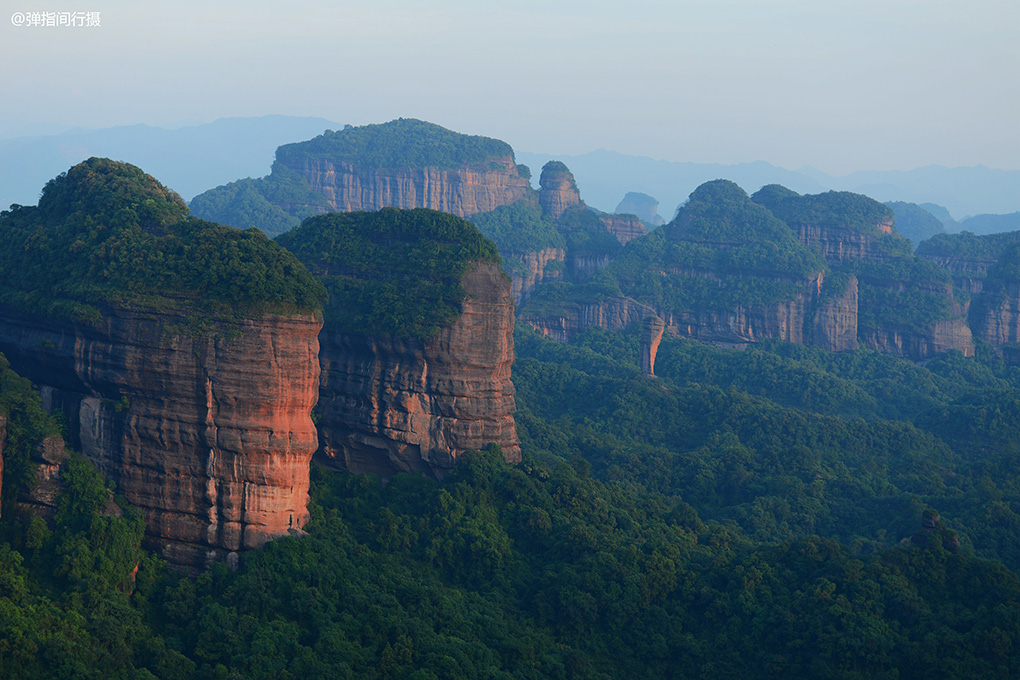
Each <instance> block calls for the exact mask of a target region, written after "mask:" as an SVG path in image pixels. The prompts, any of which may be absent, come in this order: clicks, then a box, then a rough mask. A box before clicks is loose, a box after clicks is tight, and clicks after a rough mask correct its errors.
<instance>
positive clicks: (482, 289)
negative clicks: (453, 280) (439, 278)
mask: <svg viewBox="0 0 1020 680" xmlns="http://www.w3.org/2000/svg"><path fill="white" fill-rule="evenodd" d="M461 284H462V286H463V288H464V290H465V291H466V293H467V297H466V299H465V300H464V301H463V303H462V306H461V311H460V316H459V317H458V318H457V320H456V321H455V322H454V323H453V324H452V325H450V326H447V327H444V328H442V329H440V331H439V333H438V335H437V336H436V337H434V338H430V339H428V340H419V339H415V338H398V337H394V336H390V335H382V336H380V335H366V334H358V333H349V332H342V331H337V330H330V329H329V328H328V327H327V329H326V330H324V331H323V335H322V337H321V352H320V360H321V362H322V391H321V397H320V400H319V407H318V409H317V410H318V412H319V413H320V416H319V421H318V424H319V437H320V441H321V447H320V450H319V453H320V457H321V458H322V460H323V461H324V462H326V463H327V464H330V465H332V466H335V467H338V468H341V469H346V470H350V471H352V472H354V473H358V474H361V473H366V472H371V473H376V474H380V475H382V476H384V477H389V476H391V475H393V474H394V473H396V472H417V473H423V474H426V475H429V476H432V477H442V476H443V475H445V474H446V473H447V472H448V471H449V470H450V469H451V468H452V467H453V465H454V464H455V463H456V461H457V458H458V457H460V456H461V455H462V454H463V453H464V452H465V451H467V450H469V449H480V448H483V447H485V446H486V445H488V444H490V443H494V444H498V445H499V446H500V447H501V448H502V449H503V455H504V456H505V457H506V459H507V460H508V461H511V462H517V461H519V460H520V458H521V449H520V443H519V442H518V439H517V430H516V426H515V423H514V417H513V416H514V412H515V410H516V407H515V403H514V386H513V383H511V382H510V367H511V365H512V364H513V360H514V347H513V326H514V302H513V298H512V297H511V292H510V282H509V281H508V280H507V278H506V276H505V275H504V274H503V273H502V271H500V269H499V268H498V267H496V266H495V265H491V264H479V265H477V266H475V267H474V268H473V269H471V271H469V272H468V273H467V274H466V275H465V276H464V278H463V279H462V281H461Z"/></svg>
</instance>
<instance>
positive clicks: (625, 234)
mask: <svg viewBox="0 0 1020 680" xmlns="http://www.w3.org/2000/svg"><path fill="white" fill-rule="evenodd" d="M599 219H600V220H602V223H603V224H604V225H606V229H607V230H608V231H609V233H610V234H612V235H613V236H615V237H616V240H617V241H619V242H620V244H621V245H626V244H627V242H628V241H630V240H633V239H636V238H637V237H638V236H644V235H645V234H647V233H648V230H647V229H645V225H644V223H643V222H642V221H641V220H640V219H638V218H637V217H636V216H634V215H599Z"/></svg>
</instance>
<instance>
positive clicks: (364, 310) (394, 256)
mask: <svg viewBox="0 0 1020 680" xmlns="http://www.w3.org/2000/svg"><path fill="white" fill-rule="evenodd" d="M277 240H278V241H279V243H280V244H281V245H283V246H284V247H285V248H287V249H289V250H290V251H291V252H293V253H294V254H295V255H296V256H297V257H298V259H300V260H301V262H303V263H304V264H305V265H307V266H308V268H309V269H310V270H311V271H312V272H314V273H315V275H316V276H318V277H319V279H320V280H321V281H322V282H323V284H324V285H325V287H326V289H327V290H328V291H329V304H328V305H327V308H326V314H325V321H326V324H327V325H328V326H330V327H331V328H336V329H339V330H344V331H352V332H355V333H369V334H391V335H396V336H399V337H416V338H423V339H424V338H429V337H432V336H433V335H435V334H436V333H437V332H438V331H439V329H440V328H441V327H442V326H446V325H449V324H450V323H452V322H453V321H454V320H455V319H457V317H458V316H460V303H461V301H462V300H463V299H464V295H465V292H464V289H463V287H462V286H461V279H462V278H463V277H464V275H465V274H466V273H467V272H468V269H469V268H470V267H472V266H474V265H475V264H476V263H478V262H488V263H493V264H498V263H499V262H500V259H499V254H498V253H497V251H496V247H495V246H494V245H493V244H492V242H491V241H489V240H488V239H486V238H485V237H484V236H482V234H481V232H479V231H478V229H477V228H476V227H475V226H474V225H473V224H471V223H470V222H467V221H465V220H462V219H461V218H459V217H457V216H456V215H451V214H449V213H443V212H439V211H436V210H428V209H426V208H415V209H413V210H401V209H399V208H383V209H382V210H379V211H375V212H353V213H327V214H325V215H318V216H315V217H310V218H308V219H306V220H305V221H304V222H303V223H302V224H301V226H300V227H298V228H296V229H294V230H292V231H290V232H287V233H286V234H283V235H281V236H280V237H278V239H277Z"/></svg>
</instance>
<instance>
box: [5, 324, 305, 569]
mask: <svg viewBox="0 0 1020 680" xmlns="http://www.w3.org/2000/svg"><path fill="white" fill-rule="evenodd" d="M186 323H187V322H186V320H185V319H184V318H182V317H181V316H179V315H175V314H171V313H158V312H142V311H133V310H126V309H122V308H107V309H106V310H104V314H103V318H102V321H101V322H99V323H98V324H97V325H95V326H92V325H85V324H78V323H73V322H70V321H62V320H55V319H48V318H42V317H36V316H33V315H29V314H25V313H23V312H18V311H13V310H10V309H4V310H2V313H0V349H2V351H3V352H4V353H6V354H7V357H8V358H9V359H10V361H11V366H12V367H13V368H15V370H17V371H18V372H19V373H21V374H22V375H24V376H26V377H28V378H29V379H31V380H33V381H34V382H35V383H36V384H38V385H39V386H40V387H41V391H42V393H43V399H44V406H46V407H48V408H49V407H57V408H60V409H61V410H62V411H63V412H64V413H65V415H66V417H67V420H68V429H69V433H70V435H71V443H72V445H73V446H74V447H75V448H79V449H80V450H81V451H82V452H83V453H84V454H85V455H86V456H88V457H89V458H90V459H91V460H92V461H93V462H94V463H96V464H97V465H98V466H99V468H100V469H101V470H102V471H103V472H104V474H106V475H107V476H108V477H110V478H111V479H113V480H114V481H115V482H116V484H117V488H118V491H119V492H120V493H122V494H124V496H125V497H126V498H127V500H128V501H129V502H131V503H132V504H133V505H135V506H136V507H138V508H140V509H141V510H142V511H143V513H144V514H145V518H146V533H147V538H148V540H149V542H150V543H152V544H155V545H156V546H157V547H158V548H160V549H161V551H162V554H163V556H164V557H165V558H167V559H168V560H169V561H170V562H172V563H174V564H178V565H183V566H188V567H201V566H205V565H207V564H208V563H209V562H211V561H213V560H217V559H224V558H225V559H227V560H228V561H233V560H236V555H237V552H238V551H241V550H244V549H248V548H255V547H259V546H261V545H263V544H264V543H265V542H266V541H267V540H270V539H272V538H275V537H278V536H282V535H285V534H287V533H288V532H290V531H292V530H298V529H299V528H300V527H301V526H302V525H303V524H304V523H305V521H306V520H307V518H308V511H307V500H308V469H309V468H308V466H309V461H310V460H311V456H312V453H313V452H314V450H315V448H316V435H315V427H314V425H313V423H312V420H311V409H312V407H313V406H314V405H315V401H316V399H317V396H318V390H317V386H318V377H319V366H318V362H317V361H316V355H317V351H318V332H319V329H320V328H321V321H320V320H318V319H317V318H315V317H313V316H311V315H306V316H292V317H285V316H276V315H267V316H265V317H262V318H258V319H239V320H233V321H213V322H212V329H211V331H209V332H206V331H204V330H203V333H202V334H201V335H197V334H196V335H191V334H188V333H187V331H186V328H185V324H186Z"/></svg>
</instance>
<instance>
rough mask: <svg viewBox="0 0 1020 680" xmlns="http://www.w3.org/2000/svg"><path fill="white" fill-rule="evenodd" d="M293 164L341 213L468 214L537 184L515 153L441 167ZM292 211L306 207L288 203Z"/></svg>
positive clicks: (523, 193)
mask: <svg viewBox="0 0 1020 680" xmlns="http://www.w3.org/2000/svg"><path fill="white" fill-rule="evenodd" d="M292 163H293V165H291V166H289V167H290V169H292V170H294V171H295V172H297V173H298V174H300V175H301V176H302V177H304V178H305V179H306V180H308V183H309V185H310V186H311V189H312V191H314V192H315V193H317V194H320V195H322V196H323V197H324V198H325V199H326V202H327V204H328V205H329V208H330V209H331V210H335V211H338V212H351V211H355V210H379V209H380V208H385V207H394V208H431V209H433V210H441V211H443V212H448V213H452V214H454V215H457V216H458V217H468V216H469V215H474V214H476V213H484V212H489V211H491V210H495V209H496V208H498V207H499V206H502V205H510V204H512V203H516V202H517V201H519V200H521V199H522V198H526V197H527V196H530V195H531V192H532V189H531V184H530V183H529V182H528V180H526V179H525V178H523V177H521V176H520V175H519V174H518V171H517V166H516V165H515V164H514V162H513V158H512V157H509V156H507V157H505V158H493V159H491V160H490V161H489V162H488V163H487V164H486V165H485V166H478V167H473V166H472V167H463V168H457V169H453V170H445V169H440V168H430V167H426V168H402V169H392V170H391V169H385V168H365V167H358V166H355V165H351V164H350V163H346V162H344V161H342V160H330V159H325V158H306V159H302V160H301V161H300V162H296V161H294V162H292ZM284 207H285V208H286V209H288V210H295V209H297V208H300V207H302V206H295V205H287V206H284Z"/></svg>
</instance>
